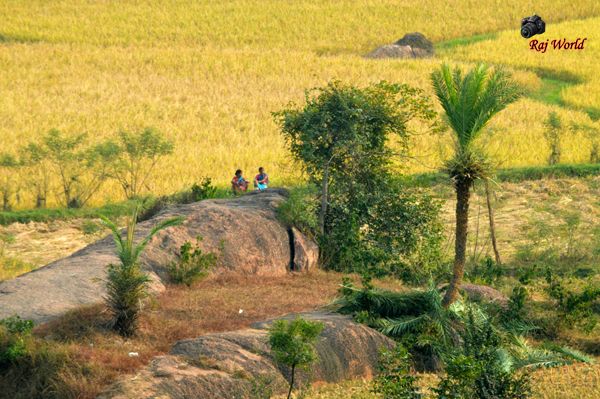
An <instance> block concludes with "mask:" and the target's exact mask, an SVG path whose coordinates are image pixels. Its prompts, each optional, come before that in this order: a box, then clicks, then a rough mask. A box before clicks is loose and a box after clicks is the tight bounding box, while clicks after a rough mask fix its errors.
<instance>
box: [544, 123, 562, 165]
mask: <svg viewBox="0 0 600 399" xmlns="http://www.w3.org/2000/svg"><path fill="white" fill-rule="evenodd" d="M544 126H545V127H546V131H545V132H544V137H545V138H546V141H547V142H548V145H549V146H550V155H549V156H548V165H556V164H557V163H560V156H561V142H560V141H561V133H562V128H563V126H562V121H561V120H560V116H558V114H557V113H556V111H552V112H550V114H548V119H546V120H545V121H544Z"/></svg>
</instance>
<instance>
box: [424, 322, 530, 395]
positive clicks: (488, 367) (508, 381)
mask: <svg viewBox="0 0 600 399" xmlns="http://www.w3.org/2000/svg"><path fill="white" fill-rule="evenodd" d="M461 337H462V341H463V344H462V346H461V347H460V348H459V349H458V350H457V351H456V352H455V353H454V354H453V355H451V356H449V359H448V360H447V362H446V375H445V376H444V378H442V379H441V381H440V383H439V384H438V386H437V387H436V388H435V389H434V392H435V393H436V394H437V397H438V398H439V399H475V398H477V399H525V398H529V397H530V396H531V386H530V378H529V375H528V374H527V373H526V372H522V371H521V372H518V371H514V370H513V369H512V368H511V367H510V364H506V363H505V362H504V361H503V360H504V358H503V357H502V356H499V354H500V353H503V352H502V346H501V341H500V337H499V336H498V335H497V334H496V333H495V331H494V328H493V326H492V324H491V323H490V322H489V321H486V322H484V323H483V324H482V325H480V324H479V323H477V322H476V321H475V318H474V316H473V313H472V312H471V311H470V312H469V317H468V319H467V323H466V325H465V330H464V331H463V333H462V334H461Z"/></svg>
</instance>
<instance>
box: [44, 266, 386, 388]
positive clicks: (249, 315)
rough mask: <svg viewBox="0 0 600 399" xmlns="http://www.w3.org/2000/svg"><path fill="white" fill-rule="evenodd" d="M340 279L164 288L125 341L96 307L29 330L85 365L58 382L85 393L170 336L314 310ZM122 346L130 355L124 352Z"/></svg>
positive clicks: (229, 280) (145, 358)
mask: <svg viewBox="0 0 600 399" xmlns="http://www.w3.org/2000/svg"><path fill="white" fill-rule="evenodd" d="M340 281H341V275H340V274H338V273H326V272H322V271H316V272H312V273H310V274H290V275H287V276H285V277H279V278H274V277H259V276H237V275H221V276H213V277H210V278H208V279H206V280H204V281H201V282H199V283H198V284H197V285H195V286H194V287H193V288H191V289H188V288H185V287H179V286H172V287H169V288H168V289H167V291H166V292H164V293H163V294H162V295H160V296H158V297H157V298H155V299H152V300H151V301H150V302H149V303H148V305H147V308H146V310H145V311H144V312H143V315H142V318H141V320H140V328H139V333H138V335H137V336H135V337H134V338H132V339H128V340H124V339H122V338H121V337H119V336H118V335H116V334H114V333H112V332H110V331H108V330H107V329H106V327H105V326H106V322H107V320H108V317H107V314H106V313H105V312H104V310H103V307H102V306H91V307H85V308H81V309H79V310H77V311H75V312H71V313H69V314H67V315H65V316H64V317H62V318H61V319H59V320H56V321H54V322H51V323H49V324H47V325H43V326H40V327H38V328H37V329H36V335H38V336H40V337H46V338H48V339H50V340H52V341H53V342H55V344H56V345H57V346H61V347H64V348H65V349H66V350H67V351H68V352H69V353H70V354H71V356H72V357H73V358H74V359H76V361H77V362H78V363H79V364H81V365H82V370H83V369H86V368H89V370H88V371H87V373H86V375H85V376H82V375H81V373H80V372H79V371H77V370H74V371H69V370H67V371H65V372H64V373H63V375H62V381H63V383H64V384H65V385H66V387H65V390H66V391H67V392H69V395H71V396H73V397H77V398H93V397H95V396H96V395H97V394H98V393H99V391H100V390H102V389H103V388H104V387H106V386H107V385H108V384H110V383H111V382H112V381H114V380H116V379H117V378H119V377H122V376H123V374H128V373H133V372H134V371H135V370H137V369H139V368H141V367H143V366H145V365H146V364H147V363H148V362H149V361H150V360H151V359H152V357H154V356H156V355H159V354H163V353H166V352H168V351H169V349H170V347H171V346H172V345H173V343H174V342H175V341H177V340H180V339H184V338H192V337H197V336H200V335H202V334H206V333H211V332H220V331H230V330H236V329H242V328H247V327H249V326H250V325H251V324H252V323H254V322H258V321H262V320H265V319H269V318H273V317H277V316H280V315H283V314H287V313H291V312H300V311H306V310H312V309H315V308H319V307H321V306H323V305H326V304H328V303H329V302H330V301H331V300H332V299H333V298H334V297H335V295H336V291H337V289H338V286H339V283H340ZM390 284H392V283H388V284H387V286H390ZM240 310H242V312H240ZM130 352H136V353H137V354H138V355H137V356H130V355H129V354H130Z"/></svg>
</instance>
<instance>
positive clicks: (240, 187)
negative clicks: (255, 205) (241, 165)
mask: <svg viewBox="0 0 600 399" xmlns="http://www.w3.org/2000/svg"><path fill="white" fill-rule="evenodd" d="M231 189H232V190H233V193H234V194H241V193H243V192H245V191H248V180H246V179H244V176H242V170H241V169H238V170H236V171H235V176H233V179H231Z"/></svg>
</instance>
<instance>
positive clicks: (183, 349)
mask: <svg viewBox="0 0 600 399" xmlns="http://www.w3.org/2000/svg"><path fill="white" fill-rule="evenodd" d="M297 316H298V315H294V314H292V315H288V316H285V317H284V318H285V319H290V320H291V319H293V318H295V317H297ZM301 316H302V317H304V318H305V319H309V320H313V321H320V322H323V323H324V325H325V328H324V330H323V332H322V334H321V336H320V338H319V341H318V343H317V345H316V350H317V353H318V360H317V361H316V363H315V364H314V365H312V366H311V368H310V372H303V373H301V375H300V380H301V381H306V380H307V379H310V380H311V381H326V382H338V381H341V380H345V379H351V378H370V377H372V375H373V374H374V373H375V371H376V367H377V362H378V357H379V350H380V349H381V348H391V347H392V346H393V341H391V340H390V339H389V338H387V337H385V336H384V335H382V334H380V333H379V332H377V331H375V330H373V329H370V328H368V327H366V326H364V325H361V324H357V323H355V322H353V321H352V320H351V319H350V318H349V317H347V316H342V315H339V314H333V313H320V312H313V313H303V314H301ZM270 323H271V322H270V321H267V322H264V323H257V324H255V325H253V328H251V329H247V330H240V331H233V332H227V333H219V334H208V335H204V336H202V337H199V338H195V339H188V340H184V341H180V342H178V343H176V344H175V346H174V347H173V349H172V350H171V353H170V354H168V355H166V356H160V357H157V358H155V359H154V360H153V361H152V362H151V364H150V365H149V366H148V367H147V368H146V369H144V370H143V371H141V372H140V373H138V374H137V375H136V376H134V377H130V378H127V379H126V380H123V381H121V382H119V383H117V384H115V385H114V386H113V387H111V388H110V389H109V390H107V391H106V392H105V393H104V394H102V395H101V396H100V397H99V398H101V399H129V398H139V399H143V398H148V399H149V398H163V399H167V398H172V399H179V398H181V399H183V398H214V399H219V398H224V399H225V398H226V399H230V398H240V399H241V398H253V397H255V396H253V395H252V387H253V386H256V385H259V384H267V383H268V384H269V385H270V386H271V388H272V389H273V390H274V392H275V393H279V392H284V391H285V388H286V384H287V378H288V372H287V370H285V369H282V368H280V367H278V365H277V364H275V362H274V361H273V359H272V357H271V356H270V354H269V352H270V351H269V347H268V331H267V329H268V327H269V325H270Z"/></svg>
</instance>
